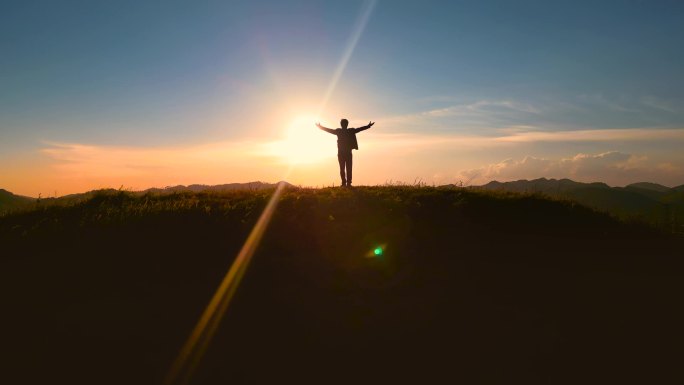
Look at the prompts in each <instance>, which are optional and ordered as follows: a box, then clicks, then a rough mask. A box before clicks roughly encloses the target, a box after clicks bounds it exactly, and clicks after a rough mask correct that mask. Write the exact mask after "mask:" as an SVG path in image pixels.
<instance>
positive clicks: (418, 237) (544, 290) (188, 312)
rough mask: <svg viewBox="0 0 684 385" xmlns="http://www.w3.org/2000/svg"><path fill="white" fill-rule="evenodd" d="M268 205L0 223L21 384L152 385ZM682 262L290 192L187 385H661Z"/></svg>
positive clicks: (142, 199)
mask: <svg viewBox="0 0 684 385" xmlns="http://www.w3.org/2000/svg"><path fill="white" fill-rule="evenodd" d="M271 193H272V191H269V190H265V191H231V192H223V193H216V192H205V193H176V194H153V193H148V194H142V195H140V194H132V193H126V192H103V193H100V194H96V195H95V196H94V197H92V198H91V199H89V200H85V201H79V202H73V204H65V205H62V206H46V207H43V208H39V209H36V210H32V211H27V212H23V213H16V214H12V215H9V216H4V217H0V242H1V244H2V250H3V257H2V260H1V262H0V263H2V266H1V269H0V271H1V273H0V274H2V276H0V279H1V282H2V285H3V287H2V288H0V289H2V292H3V293H4V294H3V303H4V304H5V309H7V312H6V314H11V315H12V316H11V317H7V318H6V320H7V322H8V325H7V330H14V331H16V333H13V335H12V336H11V337H10V338H9V340H8V342H7V344H8V346H9V347H11V350H12V351H13V352H14V354H13V356H12V357H11V360H10V361H6V362H5V364H9V366H11V367H12V368H13V369H12V370H9V369H8V371H7V372H6V373H8V375H10V376H13V378H12V383H21V382H22V381H23V382H26V383H36V382H41V381H42V382H45V381H48V380H49V381H53V382H54V380H55V379H61V378H69V380H70V381H71V382H72V383H123V382H125V383H141V384H142V383H145V384H149V383H159V381H160V379H161V378H162V377H163V375H164V374H165V371H166V370H167V369H168V367H169V365H170V362H171V361H172V359H173V358H174V356H175V354H176V353H177V351H178V349H179V347H180V346H181V344H182V343H183V340H184V339H185V338H186V337H187V334H188V333H189V331H190V329H191V328H192V326H193V325H194V322H196V320H197V317H198V316H199V314H200V312H201V311H202V309H203V307H204V306H205V305H206V303H207V302H208V299H209V298H210V296H211V294H212V293H213V291H214V290H215V289H216V287H217V285H218V282H219V281H220V280H221V278H222V276H223V274H225V272H226V271H227V268H228V267H229V265H230V263H231V262H232V258H234V256H235V255H236V253H237V251H238V250H239V248H240V247H241V245H242V242H243V241H244V239H245V238H246V236H247V234H248V233H249V231H250V229H251V228H252V226H253V225H254V223H255V222H256V220H257V218H258V216H259V214H260V212H261V210H262V209H263V207H264V206H265V205H266V202H267V201H268V199H269V197H270V194H271ZM378 246H381V247H383V249H384V253H383V255H382V256H380V257H368V255H369V252H370V251H371V250H372V249H373V248H376V247H378ZM681 246H682V244H681V241H680V240H678V239H674V238H672V237H669V236H667V235H663V234H662V233H659V232H657V231H654V230H652V229H650V228H648V227H644V226H642V225H636V224H625V223H623V222H620V221H617V220H615V219H613V218H611V217H609V216H606V215H603V214H600V213H597V212H595V211H593V210H590V209H587V208H585V207H582V206H577V205H574V204H572V203H571V202H560V201H551V200H548V199H544V198H541V197H537V196H531V195H517V194H508V193H492V192H478V191H469V190H465V189H455V188H451V189H450V188H426V187H423V188H413V187H368V188H356V189H353V190H346V189H320V190H314V189H294V188H290V189H288V190H287V191H286V192H285V194H284V195H283V197H282V199H281V201H280V202H279V205H278V208H277V210H276V213H275V215H274V217H273V221H272V223H271V225H270V227H269V229H268V231H267V233H266V235H265V237H264V239H263V242H262V244H261V246H260V248H259V250H258V251H257V254H256V255H255V259H254V262H253V264H252V266H251V267H250V269H249V270H248V272H247V275H246V277H245V280H244V281H243V284H242V286H241V287H240V289H239V290H238V294H237V296H236V297H235V301H234V303H233V304H232V306H231V308H230V309H229V311H228V315H227V317H226V319H225V320H224V322H223V324H222V325H221V328H220V332H219V334H218V335H217V336H216V340H215V341H214V342H213V344H212V346H211V348H210V350H209V352H208V354H207V356H206V358H205V360H204V361H203V362H202V364H201V366H200V370H199V372H198V373H197V377H196V378H195V381H196V383H225V382H226V381H231V382H233V383H244V382H252V383H253V382H257V383H273V382H283V381H285V380H288V379H289V380H294V379H297V380H299V381H301V382H305V383H320V382H328V383H330V382H336V383H348V382H350V381H354V382H361V383H371V382H373V383H376V382H392V381H399V382H420V381H422V382H425V381H427V382H435V381H438V380H440V379H444V378H447V379H450V380H453V381H454V382H468V383H471V382H484V383H512V382H513V383H515V382H521V383H522V382H524V383H548V382H553V383H576V382H577V381H580V380H581V381H582V382H585V383H586V382H595V383H600V382H604V383H605V382H615V381H625V380H635V379H642V380H645V379H649V380H653V379H660V380H662V381H661V382H667V381H665V380H668V379H671V378H672V376H676V375H678V373H679V370H678V369H677V366H676V365H675V363H674V361H675V358H674V357H676V352H677V351H678V349H679V346H681V344H682V342H684V339H682V334H681V332H679V325H681V323H682V322H683V321H684V317H682V314H681V311H680V306H678V303H679V299H678V297H679V293H681V292H682V289H684V284H683V283H682V279H681V278H682V272H683V269H682V264H681V262H680V260H679V259H680V257H681V255H680V254H681ZM37 368H41V369H42V370H36V369H37ZM587 379H595V380H596V381H592V380H587Z"/></svg>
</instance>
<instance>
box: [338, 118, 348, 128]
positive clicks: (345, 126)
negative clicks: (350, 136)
mask: <svg viewBox="0 0 684 385" xmlns="http://www.w3.org/2000/svg"><path fill="white" fill-rule="evenodd" d="M340 124H341V125H342V128H344V129H346V128H347V126H348V125H349V121H348V120H347V119H342V120H340Z"/></svg>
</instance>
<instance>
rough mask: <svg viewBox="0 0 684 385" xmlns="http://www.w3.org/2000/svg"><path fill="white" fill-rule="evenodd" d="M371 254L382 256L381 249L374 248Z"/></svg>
mask: <svg viewBox="0 0 684 385" xmlns="http://www.w3.org/2000/svg"><path fill="white" fill-rule="evenodd" d="M373 254H375V255H382V247H376V248H375V250H373Z"/></svg>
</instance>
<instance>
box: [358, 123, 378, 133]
mask: <svg viewBox="0 0 684 385" xmlns="http://www.w3.org/2000/svg"><path fill="white" fill-rule="evenodd" d="M374 124H375V122H368V124H366V125H365V126H363V127H359V128H355V129H354V133H357V132H361V131H363V130H367V129H369V128H371V127H373V125H374Z"/></svg>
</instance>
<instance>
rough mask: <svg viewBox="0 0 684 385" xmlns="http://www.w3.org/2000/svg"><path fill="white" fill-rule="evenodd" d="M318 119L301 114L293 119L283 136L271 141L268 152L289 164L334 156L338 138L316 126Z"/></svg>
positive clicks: (313, 161)
mask: <svg viewBox="0 0 684 385" xmlns="http://www.w3.org/2000/svg"><path fill="white" fill-rule="evenodd" d="M318 121H319V120H318V118H316V117H315V116H313V115H301V116H299V117H297V118H295V119H293V120H292V122H291V123H290V124H289V125H288V126H287V128H286V130H285V132H284V134H283V138H282V139H281V140H278V141H275V142H272V143H270V144H269V145H268V148H267V152H268V153H269V154H270V155H274V156H276V157H278V158H280V159H281V160H282V161H283V162H285V163H289V164H307V163H316V162H320V161H322V160H324V159H327V158H331V157H334V156H335V154H336V147H335V140H336V138H335V136H333V135H330V134H328V133H326V132H323V131H321V130H319V129H318V128H317V127H316V122H318ZM321 124H323V123H321ZM331 128H335V127H331Z"/></svg>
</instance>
